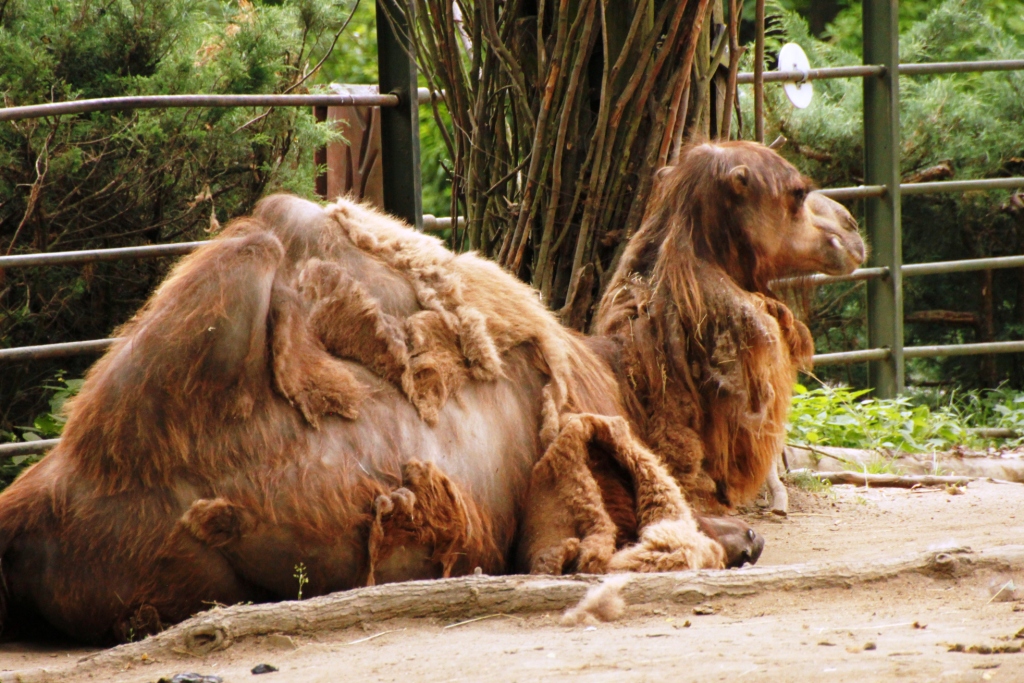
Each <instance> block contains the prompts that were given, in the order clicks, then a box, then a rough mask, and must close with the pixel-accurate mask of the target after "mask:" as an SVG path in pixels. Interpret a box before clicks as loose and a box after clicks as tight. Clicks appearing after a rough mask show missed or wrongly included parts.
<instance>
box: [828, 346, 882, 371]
mask: <svg viewBox="0 0 1024 683" xmlns="http://www.w3.org/2000/svg"><path fill="white" fill-rule="evenodd" d="M888 357H889V349H864V350H863V351H840V352H839V353H819V354H815V356H814V367H820V366H822V365H846V364H849V363H860V362H864V361H869V360H885V359H887V358H888Z"/></svg>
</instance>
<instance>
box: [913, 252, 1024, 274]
mask: <svg viewBox="0 0 1024 683" xmlns="http://www.w3.org/2000/svg"><path fill="white" fill-rule="evenodd" d="M1021 267H1024V256H995V257H993V258H976V259H966V260H963V261H935V262H933V263H908V264H906V265H904V266H903V268H902V269H901V270H902V272H903V275H904V276H907V275H937V274H941V273H964V272H968V271H972V270H998V269H1000V268H1021Z"/></svg>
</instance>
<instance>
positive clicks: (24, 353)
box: [0, 339, 117, 362]
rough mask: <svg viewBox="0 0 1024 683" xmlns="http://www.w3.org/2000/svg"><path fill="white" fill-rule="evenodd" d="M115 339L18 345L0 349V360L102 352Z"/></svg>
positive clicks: (62, 356)
mask: <svg viewBox="0 0 1024 683" xmlns="http://www.w3.org/2000/svg"><path fill="white" fill-rule="evenodd" d="M115 341H117V339H92V340H90V341H79V342H64V343H63V344H42V345H39V346H18V347H15V348H13V349H0V362H5V361H6V362H12V361H19V360H40V359H43V358H64V357H67V356H84V355H88V354H93V353H103V352H104V351H106V350H107V348H108V347H109V346H110V345H111V344H113V343H114V342H115Z"/></svg>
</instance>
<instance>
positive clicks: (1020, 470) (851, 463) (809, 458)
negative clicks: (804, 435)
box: [785, 444, 1024, 484]
mask: <svg viewBox="0 0 1024 683" xmlns="http://www.w3.org/2000/svg"><path fill="white" fill-rule="evenodd" d="M785 461H786V466H787V469H790V470H795V469H801V468H806V469H808V470H818V471H822V472H833V471H837V470H851V471H855V472H856V471H860V470H862V469H864V468H865V467H869V466H870V465H872V464H873V463H878V462H889V463H891V464H892V466H893V468H894V469H896V470H897V471H899V472H901V473H903V474H934V473H935V472H936V471H939V472H944V473H947V474H950V475H954V474H955V475H957V476H961V477H977V478H980V479H985V478H992V479H1000V480H1003V481H1013V482H1017V483H1022V484H1024V457H1021V454H1020V453H1018V452H1013V451H1010V452H1001V453H972V452H963V451H952V452H948V453H882V452H879V451H872V450H865V449H859V448H837V447H833V446H814V447H808V446H798V445H796V444H790V445H788V446H786V449H785Z"/></svg>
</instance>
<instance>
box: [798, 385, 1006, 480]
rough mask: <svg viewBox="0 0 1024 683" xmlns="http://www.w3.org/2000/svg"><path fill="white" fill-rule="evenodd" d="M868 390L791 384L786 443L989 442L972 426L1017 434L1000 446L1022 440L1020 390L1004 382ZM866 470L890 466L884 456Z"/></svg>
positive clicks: (887, 447)
mask: <svg viewBox="0 0 1024 683" xmlns="http://www.w3.org/2000/svg"><path fill="white" fill-rule="evenodd" d="M869 394H870V390H867V389H860V390H855V389H850V388H848V387H843V386H839V387H832V386H828V385H822V386H820V387H818V388H815V389H808V388H807V387H805V386H803V385H799V384H798V385H797V386H796V387H795V389H794V395H793V403H792V409H791V411H790V421H789V427H788V429H789V434H788V438H789V441H790V442H791V443H794V444H797V445H800V446H807V447H810V448H814V447H815V446H839V447H846V448H864V449H874V450H878V451H883V452H884V451H906V452H912V453H921V452H929V451H939V450H948V449H951V448H953V447H954V446H957V445H963V446H967V447H970V448H983V447H986V446H988V445H991V444H992V443H994V440H993V439H992V438H989V437H985V436H984V435H983V433H979V432H978V431H977V430H979V429H985V430H991V429H1008V430H1011V432H1013V433H1016V434H1017V435H1018V436H1015V437H1011V438H1007V439H1000V440H998V443H999V444H1000V445H1004V446H1018V445H1020V444H1021V443H1024V393H1022V392H1018V391H1014V390H1012V389H1009V388H1007V387H999V388H997V389H986V390H972V391H961V390H948V391H941V392H933V391H909V392H908V393H907V394H906V395H904V396H901V397H900V398H896V399H890V400H880V399H874V398H870V397H869ZM866 469H867V471H868V472H869V473H875V474H883V473H893V472H896V468H895V465H894V463H893V461H892V459H890V458H884V457H881V458H878V459H877V460H875V461H872V462H870V463H868V465H867V466H866Z"/></svg>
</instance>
